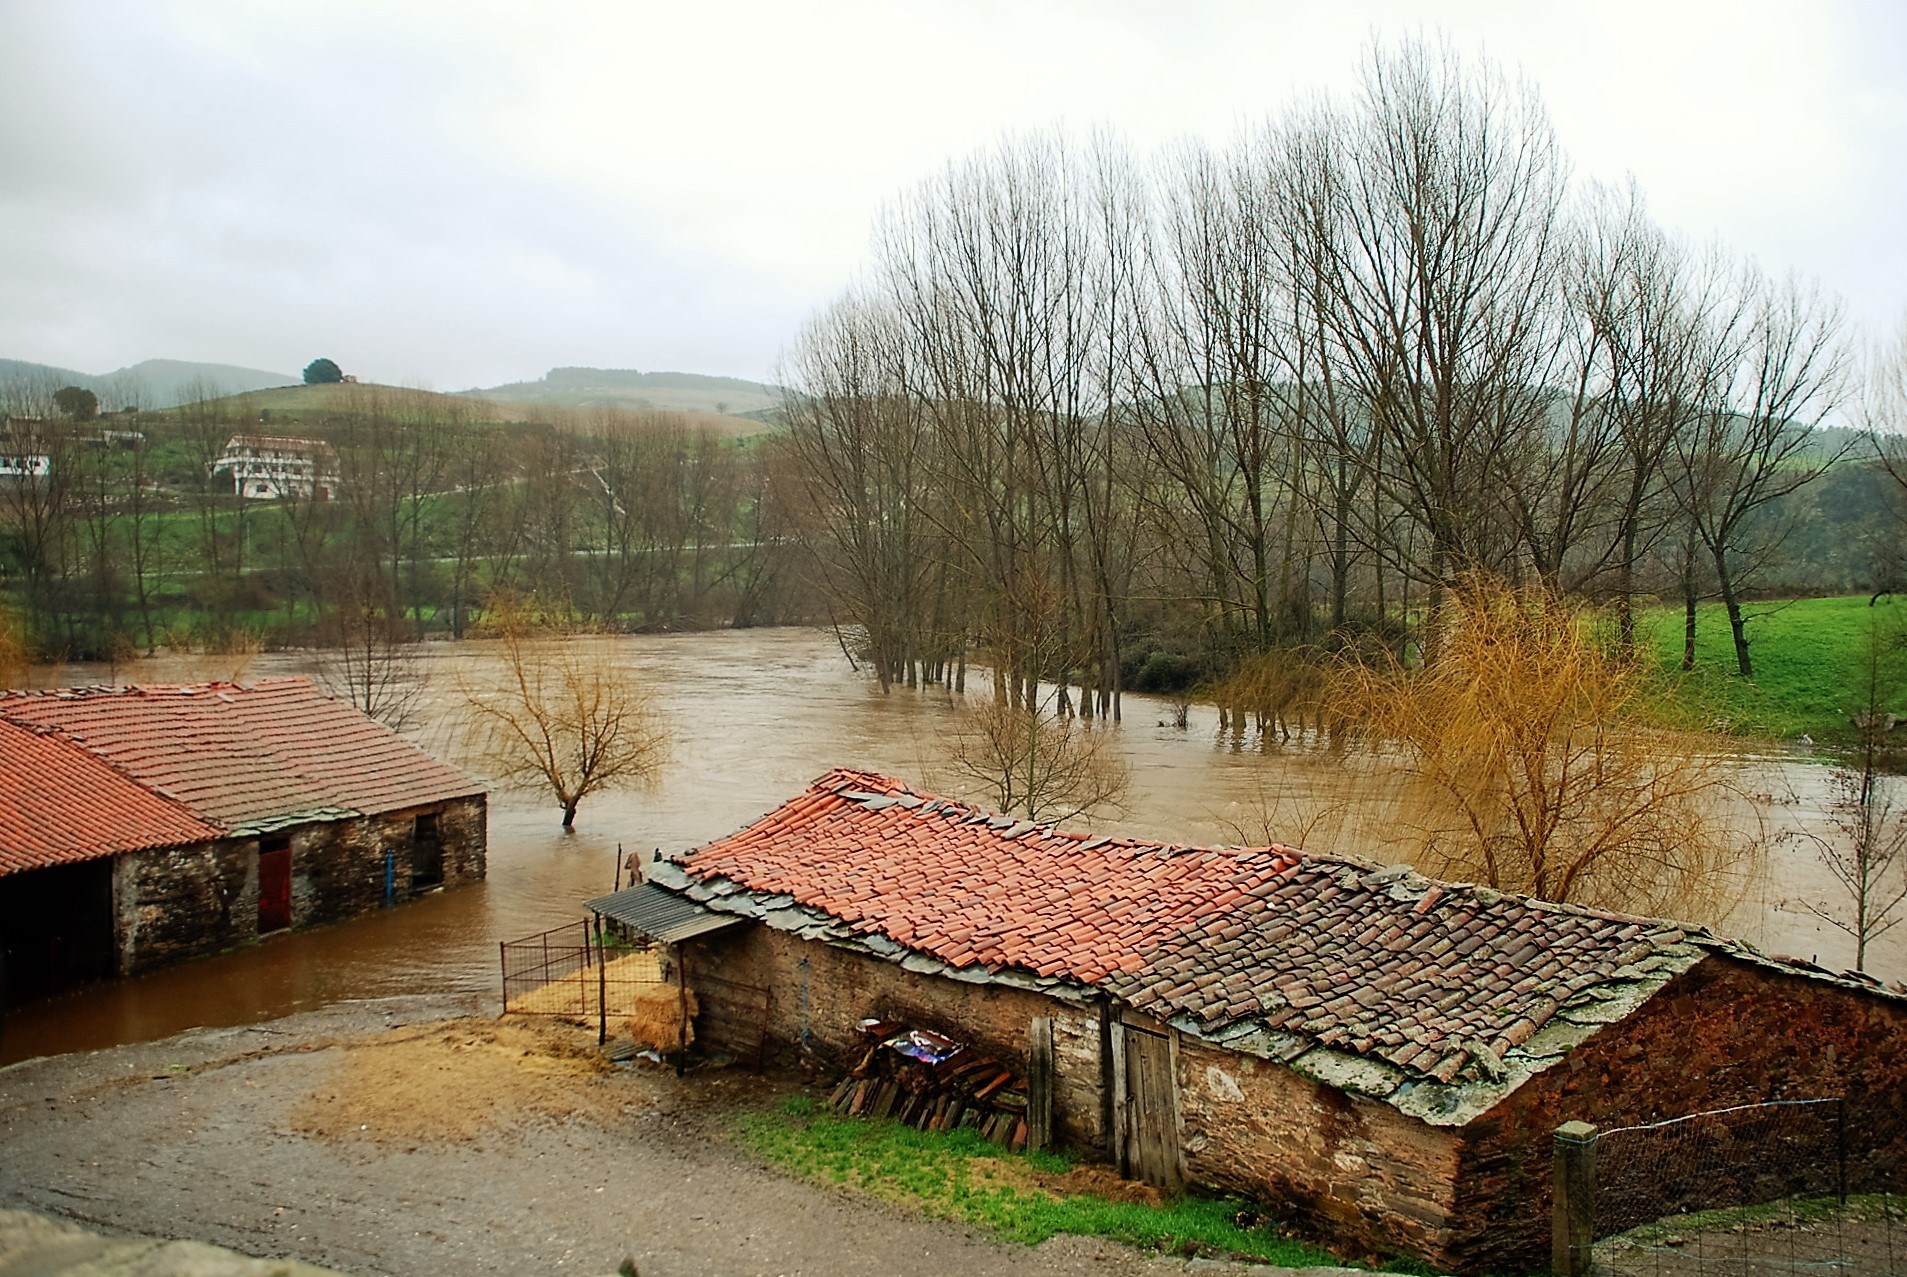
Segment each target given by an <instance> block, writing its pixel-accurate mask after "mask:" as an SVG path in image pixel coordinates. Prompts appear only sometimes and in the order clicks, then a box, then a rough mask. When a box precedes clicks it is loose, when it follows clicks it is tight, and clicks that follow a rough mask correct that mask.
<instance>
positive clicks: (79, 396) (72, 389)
mask: <svg viewBox="0 0 1907 1277" xmlns="http://www.w3.org/2000/svg"><path fill="white" fill-rule="evenodd" d="M53 406H54V407H55V408H58V409H59V410H60V412H61V414H62V415H64V416H67V417H70V418H72V419H73V420H74V421H91V420H92V419H93V418H95V417H97V416H98V415H99V396H98V395H96V394H94V393H93V392H92V391H90V390H88V389H86V388H85V387H84V386H61V387H60V388H59V389H58V390H56V391H54V392H53Z"/></svg>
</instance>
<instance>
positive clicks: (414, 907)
mask: <svg viewBox="0 0 1907 1277" xmlns="http://www.w3.org/2000/svg"><path fill="white" fill-rule="evenodd" d="M588 641H590V642H598V643H602V644H604V645H606V646H608V647H609V648H610V649H611V651H612V652H613V654H614V657H615V659H616V660H617V661H618V663H619V664H620V665H621V666H622V667H623V668H624V669H625V670H626V671H627V674H628V677H630V678H632V679H636V680H639V681H640V682H641V683H643V684H644V685H646V686H647V687H649V688H650V689H652V691H653V693H654V695H655V697H656V700H657V703H658V706H659V708H660V710H661V713H662V715H663V717H664V719H665V722H666V726H667V729H668V732H669V735H670V738H671V752H672V757H671V761H670V763H669V765H668V767H667V768H666V769H665V770H664V772H663V774H662V776H661V778H660V779H659V782H658V783H657V785H656V786H655V787H654V789H653V790H651V791H648V792H641V791H638V792H613V793H605V794H599V795H596V796H594V797H591V798H589V799H588V800H586V801H585V802H584V804H583V807H582V809H581V812H580V813H579V815H578V817H577V827H576V829H575V831H574V832H573V833H569V834H566V833H564V832H563V830H562V829H561V827H560V824H559V822H560V819H561V812H560V811H559V810H557V808H556V807H554V806H553V805H552V804H551V803H550V802H549V801H548V800H547V799H543V798H541V797H540V796H538V795H535V794H519V793H511V792H497V793H493V794H492V796H491V800H490V872H489V879H488V881H486V882H484V883H481V884H477V885H474V886H469V887H463V888H458V889H456V890H452V891H446V892H442V893H439V894H438V895H435V896H431V897H428V898H426V899H423V900H420V901H417V902H415V903H411V904H406V905H402V906H400V907H398V908H395V909H390V910H385V911H383V912H380V913H376V914H373V915H370V916H367V917H364V918H360V919H356V920H353V921H351V922H346V923H340V924H337V925H334V926H330V927H325V928H321V929H318V930H315V931H308V932H302V933H298V934H293V935H281V936H276V937H273V938H271V939H268V940H266V941H264V942H262V943H260V944H258V945H255V946H252V947H250V948H247V949H244V950H240V951H238V952H234V953H230V954H226V955H223V956H221V957H216V958H211V959H207V960H204V961H200V962H194V963H190V964H187V965H185V966H182V967H176V968H172V969H170V970H165V971H158V972H153V973H151V974H148V975H144V976H139V977H136V978H133V979H129V980H124V981H117V982H111V983H106V984H100V985H95V986H91V987H89V988H86V989H82V990H78V991H76V992H73V993H69V994H66V995H64V996H61V997H59V998H55V999H51V1000H48V1001H44V1002H40V1003H36V1004H32V1005H29V1006H26V1007H20V1008H16V1009H15V1010H14V1011H13V1012H11V1013H10V1014H9V1016H8V1019H7V1024H6V1029H5V1036H4V1038H3V1039H0V1062H8V1061H12V1060H18V1059H24V1058H27V1057H29V1056H33V1055H44V1054H50V1053H54V1052H61V1051H71V1050H80V1049H85V1048H91V1047H101V1046H109V1045H115V1044H118V1043H123V1042H133V1041H142V1040H147V1039H151V1038H156V1037H161V1036H164V1035H166V1034H170V1033H173V1032H176V1031H178V1030H180V1029H184V1028H188V1027H192V1026H195V1025H220V1024H241V1023H250V1022H253V1021H258V1020H266V1019H272V1018H276V1017H278V1016H282V1015H287V1014H290V1013H292V1012H294V1011H302V1010H309V1009H312V1008H315V1007H319V1006H323V1005H326V1004H328V1003H332V1002H337V1001H342V1000H346V999H352V998H366V997H378V996H383V995H389V994H399V993H415V992H434V991H475V992H491V993H494V992H495V990H496V989H497V987H498V954H497V942H498V941H499V940H504V939H512V938H515V937H518V936H523V935H528V934H531V933H533V932H538V931H542V930H545V929H547V928H550V927H554V926H559V925H562V924H564V923H568V922H574V921H576V920H577V919H578V918H579V917H581V914H582V911H581V908H580V905H581V902H582V901H583V900H585V899H587V898H589V897H591V896H596V895H601V894H603V893H605V892H607V891H608V890H609V889H610V888H611V886H612V885H613V879H614V876H615V867H616V864H617V854H616V853H617V848H618V846H621V847H623V848H625V849H629V850H634V849H642V850H644V851H647V850H649V849H651V848H662V849H663V850H664V851H665V852H666V851H677V850H681V849H684V848H688V847H693V846H696V845H698V844H700V843H703V842H706V841H708V840H709V839H711V838H715V837H717V836H719V835H721V834H724V833H727V832H729V831H730V830H733V829H735V828H737V827H738V826H740V825H743V824H746V823H747V822H748V821H750V820H752V819H753V818H754V817H756V816H758V815H760V814H761V813H762V812H764V811H766V810H768V809H769V808H770V807H773V806H775V805H776V804H777V803H779V802H781V801H782V800H783V799H785V798H787V797H789V796H790V795H792V794H794V793H795V792H797V791H798V790H800V789H802V788H804V787H805V786H806V785H807V784H808V782H809V781H811V780H812V779H814V777H816V776H817V775H819V774H820V773H821V772H823V771H825V770H826V769H827V768H829V767H833V766H856V767H867V768H872V769H874V770H878V771H884V772H888V773H890V774H893V775H897V776H900V777H903V778H905V779H907V780H909V781H910V782H912V783H914V784H916V785H917V786H921V787H924V788H935V787H937V786H938V787H940V788H942V789H943V790H944V791H948V792H951V791H952V790H953V785H952V783H951V782H950V781H949V779H948V777H947V774H946V770H945V766H944V763H943V757H944V755H943V750H942V747H941V742H942V741H943V740H944V737H945V734H946V731H947V729H948V727H949V725H950V723H951V722H952V721H953V716H954V715H955V714H957V713H958V712H959V711H958V709H957V708H956V706H955V705H954V703H953V701H952V700H951V698H949V697H948V695H947V694H946V693H945V692H944V691H941V690H938V689H933V690H928V691H925V692H920V693H911V692H905V691H896V692H895V693H894V694H892V695H889V696H882V695H881V693H880V690H879V688H878V687H877V686H875V685H874V684H873V683H872V682H871V681H869V680H867V679H865V678H864V677H862V676H860V675H857V674H855V673H854V672H853V671H851V670H850V669H849V668H848V666H847V663H846V662H845V660H844V659H843V658H842V655H841V652H840V650H839V648H838V647H837V646H836V645H835V642H834V640H833V638H832V636H830V635H829V634H827V633H826V632H822V631H815V630H798V629H788V630H746V631H729V632H718V633H711V634H687V635H660V636H638V637H629V638H616V639H596V640H588ZM420 667H421V669H422V672H423V677H424V692H423V696H422V698H421V702H420V711H419V713H418V716H417V723H416V726H415V727H414V729H413V731H412V734H413V735H414V736H415V737H416V738H417V739H418V740H419V741H420V742H421V743H423V744H424V745H425V746H426V747H427V748H429V749H431V750H432V751H433V752H435V753H437V754H439V755H440V756H442V757H445V758H448V759H450V760H452V761H455V762H459V763H461V764H464V765H466V766H473V760H472V758H471V757H470V753H469V750H468V742H466V741H464V740H461V739H459V733H458V729H457V727H456V718H455V715H456V710H457V708H458V707H459V706H460V705H461V703H462V692H461V690H460V689H461V688H463V687H470V686H481V685H483V684H485V683H487V682H489V681H490V680H492V679H493V678H495V677H496V674H497V668H498V667H497V662H496V659H495V656H494V655H493V653H492V652H490V651H489V650H488V649H487V648H486V647H485V645H482V644H463V645H456V646H453V645H450V644H432V645H429V646H428V647H427V648H426V649H425V650H424V655H423V657H422V658H421V660H420ZM232 672H233V670H232V668H231V667H230V665H229V663H227V664H226V665H224V666H223V667H221V665H220V664H219V663H218V662H216V661H213V662H209V663H208V662H207V661H206V660H192V659H188V658H166V657H161V658H157V659H154V660H151V661H145V662H141V663H139V664H138V665H136V666H133V667H129V668H128V667H121V669H119V670H118V671H117V674H118V676H119V679H120V681H143V682H169V681H181V680H190V679H203V678H214V677H225V676H229V675H230V674H231V673H232ZM313 672H316V671H315V669H314V665H313V661H312V658H311V657H310V656H309V655H308V654H303V653H283V654H267V655H264V656H261V657H258V658H256V659H255V660H253V661H252V662H251V663H250V664H249V666H247V667H246V669H245V673H246V674H248V675H250V676H264V675H276V674H293V673H299V674H302V673H313ZM109 677H110V672H109V671H107V670H106V669H104V667H92V666H79V667H69V668H67V669H64V670H60V671H55V672H53V674H52V675H51V677H50V679H46V680H42V681H43V682H59V683H86V682H105V681H108V679H109ZM1170 717H1171V715H1170V712H1169V706H1167V705H1166V704H1165V703H1164V702H1160V701H1154V700H1151V699H1150V698H1146V697H1140V696H1133V697H1130V698H1128V700H1127V704H1126V713H1125V721H1124V723H1123V724H1122V725H1121V726H1120V727H1119V728H1118V729H1117V731H1118V735H1119V743H1120V746H1121V749H1122V752H1123V753H1124V755H1125V757H1126V759H1127V761H1128V762H1129V764H1130V766H1131V768H1132V773H1133V783H1132V787H1131V790H1130V792H1129V795H1128V797H1127V800H1126V808H1127V810H1126V812H1125V813H1124V815H1123V816H1120V817H1117V818H1107V819H1101V820H1095V821H1092V822H1090V823H1091V824H1092V826H1093V827H1095V828H1097V829H1100V830H1103V831H1106V832H1120V833H1129V834H1134V835H1140V836H1145V837H1150V838H1158V839H1163V840H1168V841H1175V842H1218V843H1233V842H1238V841H1240V840H1241V839H1253V840H1256V839H1257V838H1259V837H1261V836H1262V832H1263V830H1264V829H1265V828H1267V827H1268V828H1270V829H1272V830H1273V831H1274V836H1276V837H1277V838H1278V839H1279V840H1280V841H1284V842H1291V843H1300V844H1304V845H1309V846H1311V847H1313V848H1315V849H1318V850H1345V851H1352V852H1356V853H1358V854H1362V855H1367V856H1371V857H1373V858H1379V859H1391V858H1394V854H1395V853H1394V852H1393V851H1392V849H1391V848H1390V847H1389V846H1388V845H1387V843H1386V836H1387V835H1388V834H1389V833H1390V831H1391V824H1390V820H1391V816H1390V812H1389V810H1388V808H1386V807H1385V806H1384V805H1383V804H1382V803H1380V802H1374V801H1372V800H1371V799H1372V795H1373V794H1376V793H1380V792H1381V791H1382V789H1383V788H1384V782H1383V778H1382V777H1381V776H1376V775H1373V774H1372V773H1371V772H1370V771H1369V770H1362V771H1347V769H1346V767H1345V765H1344V764H1343V763H1342V762H1341V761H1339V760H1336V759H1333V758H1330V757H1328V756H1326V755H1324V754H1322V753H1320V752H1317V751H1311V750H1306V749H1303V748H1292V747H1284V748H1274V749H1272V750H1269V751H1263V750H1260V749H1259V748H1258V746H1257V743H1256V742H1255V741H1254V740H1252V739H1250V738H1247V739H1246V740H1244V741H1242V742H1241V741H1234V740H1233V739H1232V738H1231V737H1229V736H1222V735H1220V733H1219V732H1218V730H1217V722H1216V718H1215V716H1214V715H1212V714H1211V712H1210V711H1206V712H1204V713H1201V712H1200V711H1199V710H1198V709H1196V708H1195V709H1194V711H1193V713H1192V717H1191V721H1190V726H1189V727H1188V728H1187V729H1185V730H1182V731H1181V730H1178V729H1176V728H1173V727H1171V726H1168V725H1167V724H1168V723H1169V721H1170ZM1739 768H1740V773H1741V776H1742V785H1743V788H1744V789H1745V790H1748V791H1749V792H1752V793H1756V794H1759V795H1762V798H1761V800H1760V801H1758V802H1757V803H1755V804H1753V809H1747V808H1748V805H1747V804H1744V808H1745V810H1744V811H1743V812H1741V813H1740V816H1741V818H1742V819H1743V820H1746V821H1753V820H1755V819H1758V818H1759V819H1764V820H1765V821H1766V822H1767V823H1768V825H1769V826H1770V829H1771V830H1773V831H1776V832H1778V831H1780V830H1785V829H1793V828H1796V827H1801V826H1811V827H1815V828H1819V827H1820V826H1821V823H1822V822H1823V821H1824V819H1825V814H1824V813H1825V805H1826V802H1827V778H1828V773H1827V771H1826V769H1824V768H1821V767H1819V766H1816V765H1813V764H1810V763H1806V762H1803V761H1799V760H1794V759H1784V758H1760V759H1744V760H1742V761H1741V762H1740V764H1739ZM1071 823H1073V824H1075V825H1084V824H1086V823H1087V822H1084V821H1075V822H1071ZM1771 846H1772V850H1771V852H1770V856H1769V862H1768V869H1767V872H1766V873H1765V874H1763V875H1762V876H1761V877H1760V878H1759V879H1758V880H1757V881H1756V882H1755V883H1753V884H1752V885H1751V886H1750V887H1748V888H1747V889H1746V890H1745V891H1744V892H1743V893H1742V895H1741V897H1740V899H1739V900H1738V901H1737V902H1736V904H1735V905H1734V907H1733V909H1732V911H1731V913H1730V914H1729V916H1727V917H1726V918H1725V919H1722V920H1720V925H1721V926H1723V927H1724V928H1726V929H1727V930H1728V931H1729V932H1730V933H1732V934H1734V935H1737V936H1740V937H1741V938H1743V939H1746V940H1749V941H1751V942H1753V943H1755V944H1758V945H1760V946H1762V947H1763V948H1765V949H1768V950H1771V951H1775V952H1782V953H1791V954H1797V955H1799V956H1801V957H1807V958H1818V960H1819V961H1820V962H1822V964H1823V965H1828V966H1835V967H1839V966H1844V965H1848V964H1850V963H1851V962H1852V960H1853V957H1852V955H1853V946H1852V943H1851V942H1850V941H1849V940H1848V938H1847V937H1846V936H1845V935H1844V934H1843V933H1842V932H1840V931H1838V930H1836V929H1834V928H1833V927H1831V926H1829V925H1828V924H1826V923H1824V922H1822V921H1821V920H1819V919H1818V918H1817V917H1815V915H1814V914H1813V913H1812V912H1810V911H1809V909H1808V908H1807V907H1806V902H1807V901H1809V900H1813V901H1816V902H1823V903H1827V902H1832V903H1834V904H1836V905H1844V904H1845V898H1844V897H1837V896H1836V895H1835V893H1834V890H1833V888H1832V886H1831V884H1830V883H1829V881H1828V880H1827V879H1826V876H1825V874H1824V873H1823V872H1822V871H1821V869H1820V868H1819V866H1818V864H1817V863H1816V861H1815V860H1814V858H1813V853H1812V852H1811V851H1810V850H1809V849H1808V847H1807V846H1806V844H1805V843H1798V842H1796V841H1795V840H1793V839H1786V840H1783V839H1779V838H1775V839H1771ZM1868 966H1869V970H1870V971H1873V972H1874V973H1875V974H1878V975H1881V976H1884V977H1886V978H1889V979H1901V978H1903V977H1907V928H1902V929H1900V931H1897V932H1896V933H1895V934H1894V935H1893V936H1889V937H1887V938H1886V939H1885V940H1883V941H1882V942H1881V943H1880V944H1879V945H1878V946H1876V947H1874V948H1873V949H1872V950H1871V951H1870V958H1869V964H1868Z"/></svg>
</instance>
